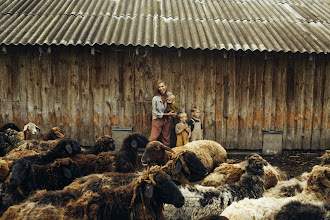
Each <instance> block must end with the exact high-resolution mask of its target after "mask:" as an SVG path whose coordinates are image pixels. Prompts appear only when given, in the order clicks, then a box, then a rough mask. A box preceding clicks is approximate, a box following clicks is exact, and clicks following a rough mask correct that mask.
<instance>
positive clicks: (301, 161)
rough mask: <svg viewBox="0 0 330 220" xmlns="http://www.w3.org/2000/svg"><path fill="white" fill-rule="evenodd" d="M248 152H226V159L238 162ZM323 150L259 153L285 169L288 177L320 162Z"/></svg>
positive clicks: (299, 173)
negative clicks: (274, 153) (272, 153)
mask: <svg viewBox="0 0 330 220" xmlns="http://www.w3.org/2000/svg"><path fill="white" fill-rule="evenodd" d="M249 153H250V152H228V159H231V160H233V161H237V162H240V161H242V160H244V158H245V156H246V155H247V154H249ZM256 153H259V152H256ZM323 154H324V151H283V152H282V154H279V155H263V154H260V155H261V156H262V157H263V158H264V159H265V160H267V162H268V163H270V164H271V165H273V166H276V167H278V168H279V169H280V170H282V171H285V172H286V173H287V176H288V177H289V178H292V177H296V176H299V175H301V174H302V173H303V172H310V171H311V170H312V168H313V166H314V165H318V164H320V162H321V159H320V156H322V155H323Z"/></svg>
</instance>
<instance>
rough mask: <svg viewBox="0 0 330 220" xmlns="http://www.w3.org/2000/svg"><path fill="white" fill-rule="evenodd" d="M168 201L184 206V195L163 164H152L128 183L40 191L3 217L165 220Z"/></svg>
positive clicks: (9, 210) (177, 205)
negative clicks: (163, 169) (155, 165)
mask: <svg viewBox="0 0 330 220" xmlns="http://www.w3.org/2000/svg"><path fill="white" fill-rule="evenodd" d="M107 175H113V176H115V175H117V173H112V174H107ZM127 175H129V174H127ZM94 176H95V175H94ZM94 176H92V175H89V176H86V177H83V178H85V179H88V178H89V177H94ZM77 181H78V180H76V182H77ZM68 187H69V186H68ZM95 187H96V188H97V189H94V188H95ZM164 203H168V204H173V205H174V206H175V207H181V206H182V205H183V204H184V197H183V196H182V194H181V192H180V190H179V189H178V187H177V186H176V185H175V184H174V183H173V182H172V181H171V180H170V177H169V176H168V175H167V174H165V173H164V172H163V171H162V170H161V169H160V167H152V168H150V169H148V170H147V171H145V172H144V173H143V175H142V176H140V177H139V178H138V179H136V180H134V181H133V182H131V183H129V184H127V185H125V186H118V187H114V186H109V185H104V186H102V187H100V186H99V185H96V186H95V184H91V185H89V186H88V189H87V190H72V188H71V189H70V190H68V188H65V189H63V190H57V191H38V192H37V193H36V194H34V195H33V196H31V197H29V198H28V199H26V200H25V201H24V202H23V203H21V204H19V205H14V206H11V207H9V208H8V210H7V211H6V212H5V213H4V214H3V216H2V217H1V219H7V220H9V219H22V218H28V219H38V218H43V219H95V218H97V219H137V220H139V219H141V220H142V219H143V220H144V219H160V220H162V219H165V218H164V215H163V204H164Z"/></svg>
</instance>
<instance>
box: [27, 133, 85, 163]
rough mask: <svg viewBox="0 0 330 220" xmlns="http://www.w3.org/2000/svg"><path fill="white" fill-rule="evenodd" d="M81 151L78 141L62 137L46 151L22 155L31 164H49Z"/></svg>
mask: <svg viewBox="0 0 330 220" xmlns="http://www.w3.org/2000/svg"><path fill="white" fill-rule="evenodd" d="M79 153H81V146H80V144H79V143H78V142H76V141H75V140H73V139H70V138H63V139H61V140H59V141H58V143H57V144H56V145H55V147H53V148H52V149H50V150H49V151H47V152H44V153H40V154H35V155H31V156H26V157H23V158H24V159H26V160H29V161H31V162H32V163H33V164H39V165H41V164H49V163H51V162H53V161H54V160H56V159H58V158H66V157H73V156H74V155H76V154H79Z"/></svg>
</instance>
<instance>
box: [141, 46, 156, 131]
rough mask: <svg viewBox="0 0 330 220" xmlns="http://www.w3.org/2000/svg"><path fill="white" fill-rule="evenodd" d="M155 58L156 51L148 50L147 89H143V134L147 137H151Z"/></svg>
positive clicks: (146, 65) (146, 64)
mask: <svg viewBox="0 0 330 220" xmlns="http://www.w3.org/2000/svg"><path fill="white" fill-rule="evenodd" d="M153 56H154V50H152V49H150V48H148V50H147V51H146V55H145V59H146V61H145V69H146V70H145V76H144V80H145V88H144V89H143V93H144V100H143V102H144V111H145V113H144V119H143V125H142V126H143V127H144V128H143V130H142V134H143V135H145V136H146V137H148V136H149V132H150V130H151V119H152V116H151V100H152V96H153V86H154V83H153V82H154V81H155V79H154V72H153V69H152V67H153V60H154V59H153Z"/></svg>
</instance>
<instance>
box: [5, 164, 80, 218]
mask: <svg viewBox="0 0 330 220" xmlns="http://www.w3.org/2000/svg"><path fill="white" fill-rule="evenodd" d="M10 170H11V172H12V174H11V177H10V180H9V182H5V183H2V186H1V192H0V198H1V199H0V200H1V208H0V215H1V214H2V212H4V211H5V210H6V209H7V208H8V207H9V206H12V205H14V204H17V203H19V202H21V201H23V200H24V199H25V198H27V197H28V195H29V194H31V193H32V192H33V191H35V190H39V189H46V190H59V189H62V188H63V187H64V186H67V185H69V184H70V183H71V182H72V181H73V180H74V179H76V178H78V177H81V176H82V172H81V170H80V169H79V167H78V166H76V165H75V164H74V163H73V162H72V160H71V159H70V158H64V159H57V160H55V161H54V162H53V163H52V164H47V165H34V164H32V163H31V161H29V160H26V159H24V158H22V159H18V160H16V161H15V162H14V163H12V164H11V166H10Z"/></svg>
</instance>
